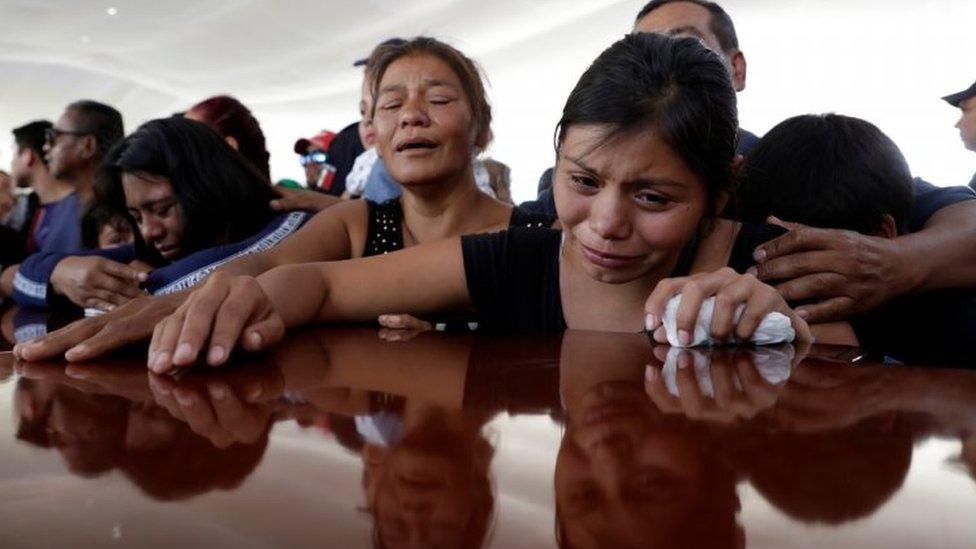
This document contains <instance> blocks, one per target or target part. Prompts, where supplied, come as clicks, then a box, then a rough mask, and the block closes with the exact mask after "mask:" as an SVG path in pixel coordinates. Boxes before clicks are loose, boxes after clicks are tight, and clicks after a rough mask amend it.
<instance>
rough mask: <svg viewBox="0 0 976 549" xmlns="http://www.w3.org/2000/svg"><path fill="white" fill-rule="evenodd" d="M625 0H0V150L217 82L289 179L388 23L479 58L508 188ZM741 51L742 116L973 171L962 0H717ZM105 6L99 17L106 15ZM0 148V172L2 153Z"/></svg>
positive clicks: (966, 3)
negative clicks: (851, 129) (13, 141)
mask: <svg viewBox="0 0 976 549" xmlns="http://www.w3.org/2000/svg"><path fill="white" fill-rule="evenodd" d="M642 4H643V2H642V1H640V0H637V1H634V0H617V1H614V0H604V1H594V0H494V1H492V2H483V1H480V2H479V1H471V0H417V1H397V2H394V1H391V0H361V1H358V2H338V1H328V0H326V1H318V2H310V1H305V0H299V1H290V2H271V1H265V0H210V1H207V2H199V1H189V0H167V1H165V2H163V1H146V0H127V1H121V0H120V1H109V2H91V1H66V0H34V1H16V0H0V145H2V144H3V143H8V142H9V140H10V135H9V131H8V130H9V129H10V128H13V127H15V126H18V125H20V124H23V123H25V122H27V121H29V120H32V119H36V118H49V119H52V120H53V119H55V118H56V117H57V116H58V115H59V114H60V111H61V109H62V108H63V106H64V105H65V104H67V103H68V102H70V101H72V100H75V99H80V98H91V99H97V100H101V101H104V102H107V103H109V104H112V105H114V106H116V107H117V108H118V109H119V110H120V111H122V113H123V115H124V116H125V119H126V128H127V130H132V129H134V128H135V127H136V126H137V125H138V124H139V123H141V122H144V121H145V120H147V119H150V118H153V117H158V116H166V115H169V114H171V113H173V112H176V111H180V110H184V109H186V108H187V107H188V106H189V105H191V104H193V103H195V102H197V101H199V100H201V99H203V98H205V97H208V96H210V95H214V94H216V93H230V94H232V95H235V96H236V97H238V98H239V99H240V100H241V101H242V102H244V103H245V104H246V105H248V106H249V107H250V108H251V109H252V110H253V111H254V113H255V114H256V116H257V117H258V119H259V121H260V122H261V124H262V127H263V128H264V130H265V133H266V134H267V136H268V139H269V150H270V151H271V154H272V174H273V176H274V177H276V178H280V177H294V178H300V174H301V170H300V169H299V167H298V165H297V162H296V158H295V155H294V154H293V153H292V152H291V144H292V143H293V142H294V140H295V138H297V137H299V136H302V135H309V134H311V133H314V132H315V131H317V130H318V129H320V128H329V129H333V130H339V129H341V128H342V127H344V126H345V125H346V124H348V123H350V122H353V121H354V120H356V118H357V116H358V113H357V110H356V105H357V102H358V95H359V83H360V77H361V71H360V70H359V69H355V68H353V67H352V66H351V63H352V62H353V61H354V60H355V59H357V58H360V57H363V56H364V55H365V54H366V53H368V52H369V50H370V49H371V48H372V47H373V45H375V44H376V43H377V42H379V41H382V40H383V39H386V38H389V37H391V36H404V37H409V36H414V35H417V34H429V35H432V36H435V37H438V38H441V39H444V40H446V41H448V42H450V43H452V44H454V45H456V46H458V47H459V48H460V49H461V50H462V51H464V52H465V53H467V54H468V55H470V56H472V57H473V58H475V59H476V60H477V61H478V62H479V63H480V64H481V65H482V67H483V68H484V69H485V73H486V75H487V77H488V80H489V84H490V85H489V94H490V98H491V101H492V103H493V106H494V112H495V120H496V123H495V126H494V132H495V142H494V144H493V145H492V147H491V149H490V150H489V154H490V155H491V156H493V157H495V158H497V159H499V160H501V161H503V162H506V163H508V164H509V165H511V166H512V172H513V181H514V194H515V197H516V199H518V200H523V199H528V198H530V197H531V196H532V195H534V189H535V184H536V180H537V178H538V175H539V173H541V171H542V170H543V169H544V168H545V167H546V166H548V165H550V164H551V163H552V160H553V152H552V133H553V127H554V125H555V123H556V121H557V120H558V118H559V113H560V110H561V108H562V104H563V102H564V101H565V99H566V96H567V94H568V93H569V90H570V89H571V88H572V86H573V84H574V83H575V81H576V79H577V78H578V77H579V75H580V74H581V73H582V71H583V70H584V69H585V67H586V66H587V65H588V64H589V62H590V61H591V60H592V59H593V58H594V57H595V56H596V55H597V54H598V53H599V52H600V51H601V50H602V49H603V48H604V47H605V46H606V45H608V44H609V43H611V42H612V41H613V40H614V39H615V38H617V37H619V36H621V35H622V34H623V33H624V32H626V31H627V30H628V29H629V27H630V25H631V24H632V20H633V17H634V15H635V14H636V12H637V10H638V9H639V8H640V6H641V5H642ZM723 5H724V6H725V7H726V9H728V11H729V12H730V13H731V14H732V16H733V18H734V20H735V22H736V25H737V27H738V30H739V35H740V41H741V43H742V48H743V50H744V51H745V52H746V55H747V58H748V60H749V78H748V87H747V89H746V91H745V92H744V93H743V94H741V95H740V118H741V120H742V125H743V127H746V128H747V129H750V130H752V131H755V132H757V133H762V132H764V131H766V130H768V129H769V128H770V127H772V126H773V125H774V124H776V123H777V122H778V121H780V120H782V119H783V118H786V117H788V116H791V115H795V114H801V113H805V112H825V111H836V112H840V113H843V114H850V115H854V116H861V117H864V118H867V119H869V120H871V121H873V122H875V123H877V124H878V125H879V126H881V128H882V129H883V130H885V131H886V132H888V133H889V134H890V135H891V136H892V137H893V138H894V139H895V140H896V142H898V143H899V145H901V147H902V149H903V151H904V152H905V154H906V156H907V157H908V159H909V161H910V163H911V164H912V167H913V169H914V170H915V171H916V173H917V174H918V175H921V176H923V177H926V178H928V179H930V180H932V181H933V182H935V183H937V184H941V185H946V184H965V183H966V182H968V180H969V178H970V177H971V175H972V172H973V171H976V155H973V154H971V153H967V152H966V151H964V150H963V149H962V146H961V145H960V143H959V140H958V135H957V133H956V132H955V130H954V129H953V128H952V125H953V123H954V122H955V118H956V117H957V111H955V110H954V109H951V108H949V107H948V106H947V105H945V104H943V103H941V101H939V100H938V97H939V96H941V95H944V94H947V93H950V92H954V91H958V90H960V89H963V88H965V87H967V86H968V85H969V84H970V83H972V81H973V80H976V59H974V55H976V54H974V53H973V52H976V33H973V31H972V24H973V23H972V22H973V21H976V2H972V1H971V0H918V1H914V2H901V1H897V0H849V1H845V0H818V1H812V0H778V1H772V0H728V1H725V2H723ZM109 8H114V9H115V12H114V15H110V14H109V13H108V11H109ZM9 160H10V154H9V147H8V146H4V147H2V148H0V167H6V165H7V164H8V163H9Z"/></svg>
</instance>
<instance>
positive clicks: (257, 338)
mask: <svg viewBox="0 0 976 549" xmlns="http://www.w3.org/2000/svg"><path fill="white" fill-rule="evenodd" d="M247 339H248V340H249V341H250V342H251V345H253V346H255V347H259V346H260V345H261V342H262V341H264V339H263V338H262V337H261V334H259V333H257V332H251V333H250V334H249V335H248V336H247Z"/></svg>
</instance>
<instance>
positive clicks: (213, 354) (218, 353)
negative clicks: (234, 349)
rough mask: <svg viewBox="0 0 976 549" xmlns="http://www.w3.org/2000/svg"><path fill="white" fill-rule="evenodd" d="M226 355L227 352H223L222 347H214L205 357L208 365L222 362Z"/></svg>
mask: <svg viewBox="0 0 976 549" xmlns="http://www.w3.org/2000/svg"><path fill="white" fill-rule="evenodd" d="M226 355H227V352H226V351H224V348H223V347H221V346H220V345H214V346H213V347H211V348H210V354H208V355H207V362H209V363H210V364H216V363H218V362H220V361H221V360H224V356H226Z"/></svg>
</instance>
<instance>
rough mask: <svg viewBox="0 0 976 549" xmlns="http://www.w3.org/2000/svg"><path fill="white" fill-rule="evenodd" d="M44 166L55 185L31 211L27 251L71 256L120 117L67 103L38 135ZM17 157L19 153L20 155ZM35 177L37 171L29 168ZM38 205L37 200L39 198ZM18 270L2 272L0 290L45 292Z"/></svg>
mask: <svg viewBox="0 0 976 549" xmlns="http://www.w3.org/2000/svg"><path fill="white" fill-rule="evenodd" d="M44 133H45V142H44V148H43V153H44V160H45V162H46V164H47V169H48V170H49V172H50V176H51V177H53V178H54V179H55V180H57V181H60V182H61V183H62V185H60V186H58V187H59V189H60V190H58V191H56V192H53V191H52V193H51V194H52V195H53V196H54V200H52V201H50V202H48V203H46V204H45V203H43V202H42V203H41V204H40V206H39V207H38V208H37V209H36V210H35V213H34V216H33V218H32V219H31V220H30V221H29V223H31V227H32V228H31V229H30V233H31V236H32V240H28V250H29V251H30V252H33V254H32V256H30V257H28V259H27V260H25V262H26V261H28V260H30V259H31V258H32V257H33V258H34V259H35V260H36V259H37V258H36V257H34V256H37V255H38V254H45V253H75V252H80V251H82V250H83V249H84V246H83V245H82V242H81V226H80V222H81V216H82V213H83V212H84V210H85V208H87V207H88V205H89V204H90V202H91V200H92V196H93V194H94V184H95V183H94V182H95V174H96V172H97V170H98V166H99V165H100V163H101V161H102V158H103V157H104V156H105V154H106V153H107V152H108V150H109V149H110V148H111V147H112V146H113V145H114V144H115V143H117V142H118V141H119V140H120V139H122V136H123V133H124V130H123V125H122V115H121V114H119V112H118V111H117V110H115V109H114V108H112V107H110V106H108V105H105V104H102V103H98V102H96V101H89V100H82V101H76V102H74V103H71V104H70V105H68V106H67V108H66V109H65V111H64V113H63V114H62V115H61V117H60V118H58V121H57V123H56V124H54V125H53V126H51V127H48V128H46V129H45V130H44ZM21 151H22V149H21ZM35 168H36V169H35V174H36V173H37V172H39V171H40V168H39V166H35ZM41 198H42V199H43V197H41ZM21 270H22V269H21V268H20V265H11V266H5V268H4V270H3V273H2V275H0V290H2V292H3V294H4V295H8V296H10V295H14V293H15V291H16V290H18V289H19V290H20V291H21V292H27V293H32V294H37V293H39V292H41V291H42V290H43V291H46V286H47V282H48V281H47V279H44V280H37V279H31V278H28V277H26V276H24V273H22V272H21Z"/></svg>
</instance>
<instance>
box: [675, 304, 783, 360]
mask: <svg viewBox="0 0 976 549" xmlns="http://www.w3.org/2000/svg"><path fill="white" fill-rule="evenodd" d="M680 304H681V295H676V296H674V297H672V298H671V299H670V300H669V301H668V305H667V307H665V308H664V330H665V331H666V332H667V335H668V343H670V344H671V346H672V347H699V346H702V345H713V344H714V343H715V340H713V339H712V336H711V333H710V330H709V326H711V324H712V311H713V310H714V309H715V297H714V296H713V297H710V298H708V299H706V300H705V301H703V302H702V305H701V309H699V310H698V320H696V321H695V331H694V333H693V334H691V344H689V345H682V344H681V342H680V341H678V327H677V324H678V306H679V305H680ZM744 309H745V305H739V308H738V309H736V310H735V323H736V324H738V323H739V319H740V318H741V317H742V311H743V310H744ZM795 337H796V331H795V330H793V324H792V323H791V322H790V317H788V316H786V315H784V314H783V313H777V312H772V313H769V314H767V315H766V316H764V317H763V319H762V322H760V323H759V326H758V327H757V328H756V331H755V332H753V334H752V337H751V338H750V339H749V343H752V344H754V345H775V344H777V343H791V342H792V341H793V339H794V338H795ZM730 343H741V342H740V341H739V340H738V339H735V337H734V336H733V338H732V341H730Z"/></svg>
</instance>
